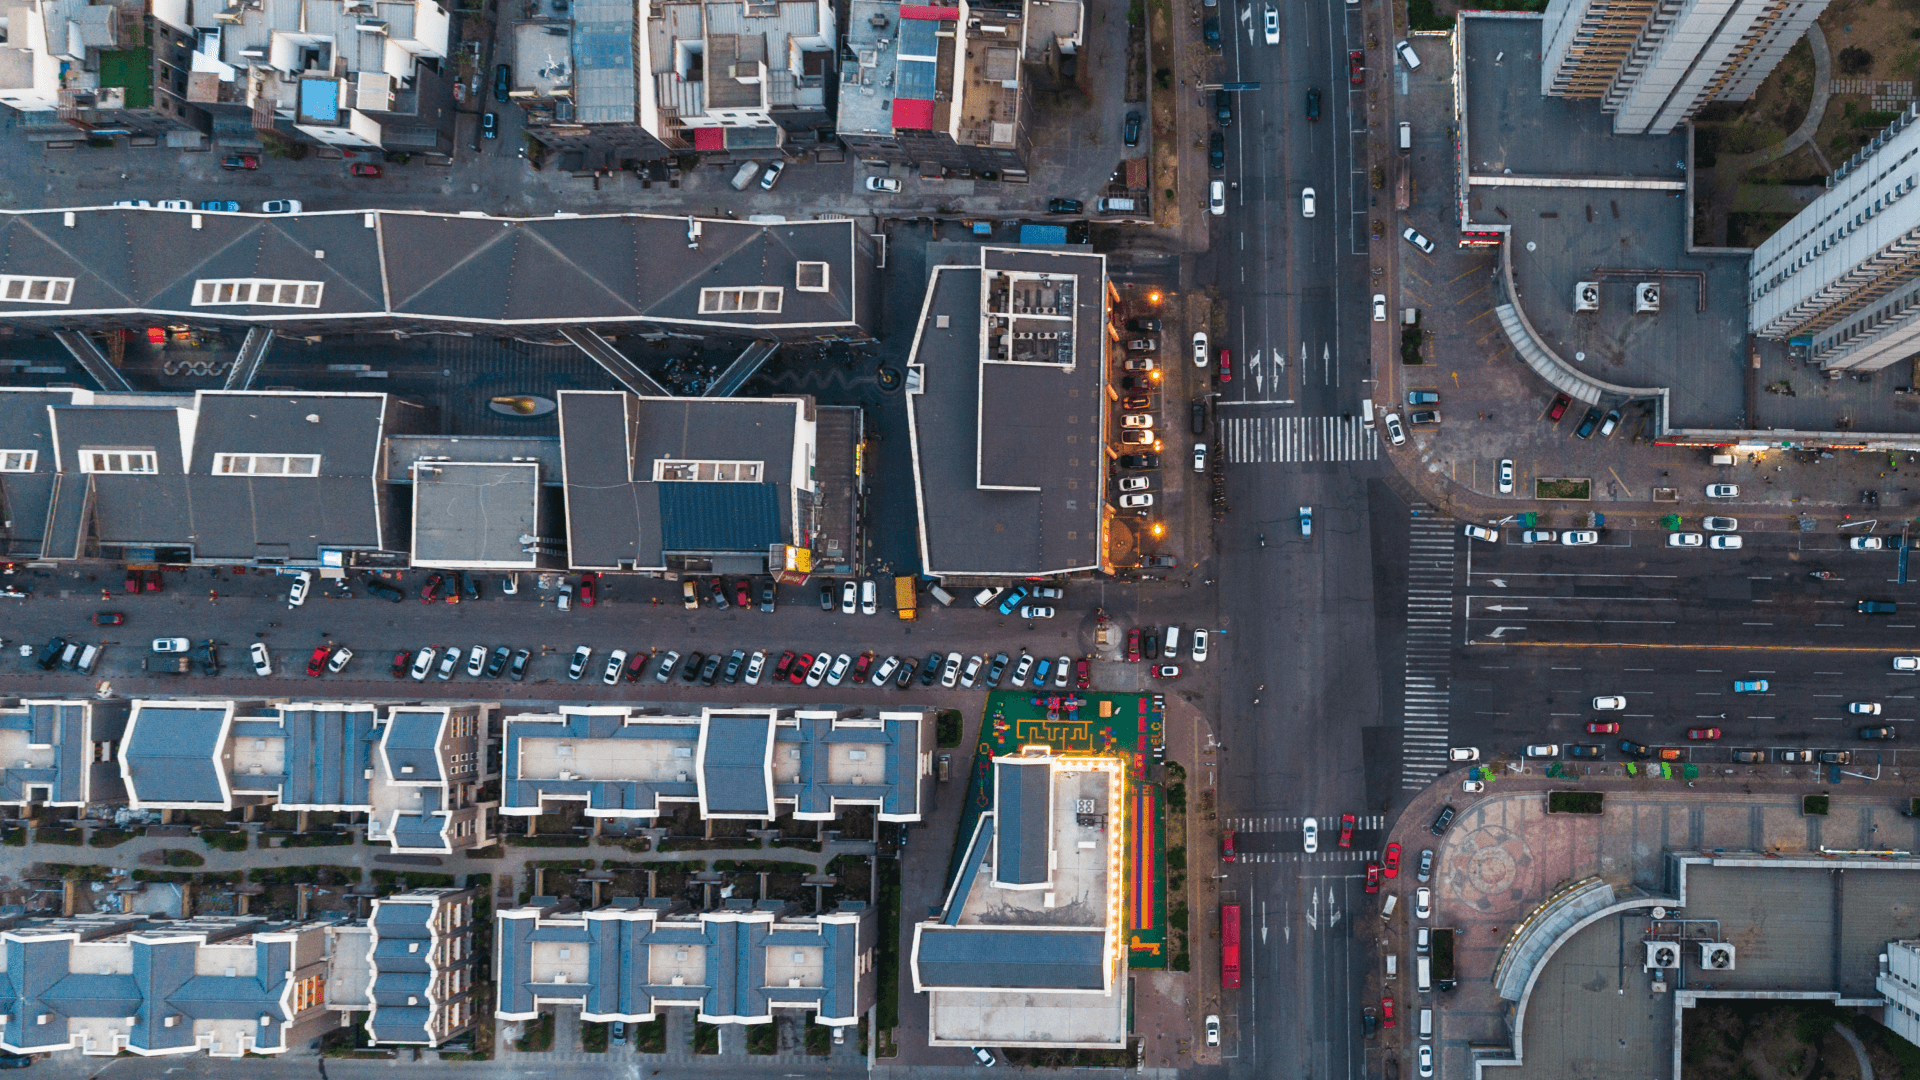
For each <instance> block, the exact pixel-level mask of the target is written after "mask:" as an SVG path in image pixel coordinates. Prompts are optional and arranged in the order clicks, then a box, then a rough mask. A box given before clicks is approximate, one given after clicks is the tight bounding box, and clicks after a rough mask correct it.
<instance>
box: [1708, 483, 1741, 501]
mask: <svg viewBox="0 0 1920 1080" xmlns="http://www.w3.org/2000/svg"><path fill="white" fill-rule="evenodd" d="M1739 497H1740V487H1739V485H1738V484H1708V485H1707V498H1709V499H1737V498H1739Z"/></svg>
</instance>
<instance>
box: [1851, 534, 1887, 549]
mask: <svg viewBox="0 0 1920 1080" xmlns="http://www.w3.org/2000/svg"><path fill="white" fill-rule="evenodd" d="M1847 546H1848V547H1850V548H1852V549H1853V550H1855V551H1879V550H1880V549H1882V548H1884V547H1886V546H1887V543H1886V541H1884V540H1882V539H1880V538H1879V537H1877V536H1853V537H1849V538H1848V539H1847Z"/></svg>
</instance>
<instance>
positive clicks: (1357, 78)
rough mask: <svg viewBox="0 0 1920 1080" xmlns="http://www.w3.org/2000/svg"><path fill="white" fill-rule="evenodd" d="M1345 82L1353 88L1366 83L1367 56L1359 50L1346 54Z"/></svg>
mask: <svg viewBox="0 0 1920 1080" xmlns="http://www.w3.org/2000/svg"><path fill="white" fill-rule="evenodd" d="M1347 81H1348V82H1350V83H1352V84H1353V85H1355V86H1360V85H1363V84H1364V83H1365V82H1366V81H1367V54H1366V53H1364V52H1361V51H1360V50H1359V49H1354V50H1351V51H1350V52H1348V53H1347Z"/></svg>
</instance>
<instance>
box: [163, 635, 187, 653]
mask: <svg viewBox="0 0 1920 1080" xmlns="http://www.w3.org/2000/svg"><path fill="white" fill-rule="evenodd" d="M191 648H193V642H191V641H188V640H187V639H186V638H183V637H157V638H154V639H153V651H154V652H162V653H183V652H186V651H187V650H189V649H191Z"/></svg>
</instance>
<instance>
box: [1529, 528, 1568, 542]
mask: <svg viewBox="0 0 1920 1080" xmlns="http://www.w3.org/2000/svg"><path fill="white" fill-rule="evenodd" d="M1559 536H1560V534H1559V533H1557V532H1554V531H1553V530H1552V529H1528V530H1526V531H1525V532H1522V533H1521V534H1520V542H1521V543H1523V544H1551V543H1553V542H1554V541H1555V540H1556V539H1558V538H1559Z"/></svg>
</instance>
